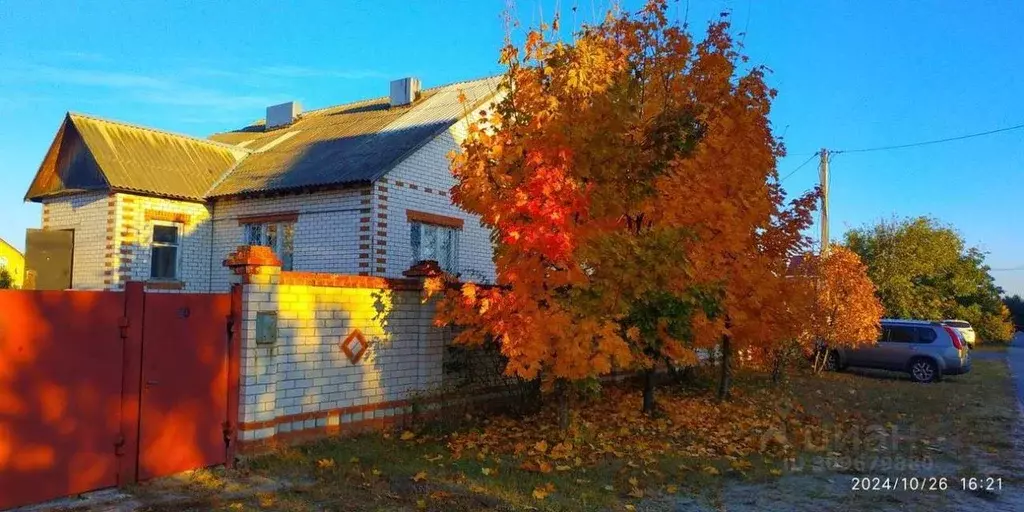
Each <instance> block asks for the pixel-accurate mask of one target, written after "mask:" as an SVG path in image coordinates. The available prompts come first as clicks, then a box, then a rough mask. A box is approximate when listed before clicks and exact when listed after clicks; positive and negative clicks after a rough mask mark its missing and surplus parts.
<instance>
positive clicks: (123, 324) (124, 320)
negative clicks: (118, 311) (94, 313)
mask: <svg viewBox="0 0 1024 512" xmlns="http://www.w3.org/2000/svg"><path fill="white" fill-rule="evenodd" d="M130 325H131V321H129V320H128V317H126V316H122V317H121V318H119V319H118V321H117V326H118V327H120V328H121V337H122V338H128V327H129V326H130Z"/></svg>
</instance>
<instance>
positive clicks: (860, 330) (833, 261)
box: [810, 246, 885, 369]
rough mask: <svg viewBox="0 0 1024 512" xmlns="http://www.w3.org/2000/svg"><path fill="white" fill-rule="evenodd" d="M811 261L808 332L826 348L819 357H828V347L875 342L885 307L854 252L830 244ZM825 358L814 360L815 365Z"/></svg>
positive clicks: (818, 365) (819, 364) (864, 267)
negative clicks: (811, 301)
mask: <svg viewBox="0 0 1024 512" xmlns="http://www.w3.org/2000/svg"><path fill="white" fill-rule="evenodd" d="M811 261H812V262H813V263H812V264H813V269H814V270H813V273H814V277H815V280H816V283H815V287H816V290H815V294H814V297H815V302H814V307H813V308H812V310H811V313H812V318H813V320H812V321H811V323H810V325H811V328H812V331H811V332H812V334H813V339H814V340H815V341H820V342H821V343H822V344H823V346H824V347H825V348H826V350H824V351H821V352H820V356H821V357H820V358H819V359H822V358H827V357H828V356H829V353H828V349H831V348H837V347H848V348H849V347H856V346H859V345H864V344H873V343H876V342H877V341H878V335H879V321H880V320H881V318H882V314H883V313H884V312H885V309H884V308H883V307H882V303H881V301H879V300H878V296H877V295H876V294H875V285H874V283H872V282H871V279H870V278H869V277H868V274H867V267H866V266H865V265H864V263H863V262H861V260H860V257H859V256H857V253H855V252H853V251H851V250H850V249H847V248H846V247H843V246H832V247H831V248H830V249H829V251H828V252H827V253H826V254H825V255H824V256H821V257H819V258H816V259H812V260H811ZM824 362H825V360H824V359H822V360H820V361H816V364H815V367H816V369H820V368H821V367H822V366H823V363H824Z"/></svg>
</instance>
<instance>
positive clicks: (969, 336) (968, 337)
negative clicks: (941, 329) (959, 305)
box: [942, 320, 976, 348]
mask: <svg viewBox="0 0 1024 512" xmlns="http://www.w3.org/2000/svg"><path fill="white" fill-rule="evenodd" d="M942 325H948V326H950V327H952V328H954V329H956V330H957V331H958V332H959V333H960V334H962V335H963V337H964V341H966V342H967V346H968V347H971V348H974V340H975V338H976V335H975V334H974V327H971V324H970V323H969V322H965V321H963V320H943V321H942Z"/></svg>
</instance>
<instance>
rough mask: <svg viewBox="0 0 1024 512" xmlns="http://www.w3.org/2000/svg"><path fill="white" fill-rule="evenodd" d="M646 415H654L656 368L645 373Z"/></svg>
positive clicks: (651, 368) (644, 409)
mask: <svg viewBox="0 0 1024 512" xmlns="http://www.w3.org/2000/svg"><path fill="white" fill-rule="evenodd" d="M643 412H644V414H646V415H648V416H650V415H652V414H654V367H653V366H652V367H650V368H648V369H647V370H645V371H644V408H643Z"/></svg>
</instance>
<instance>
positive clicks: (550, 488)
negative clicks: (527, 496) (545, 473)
mask: <svg viewBox="0 0 1024 512" xmlns="http://www.w3.org/2000/svg"><path fill="white" fill-rule="evenodd" d="M553 492H555V485H554V484H552V483H547V484H544V485H538V486H537V487H535V488H534V489H533V497H534V498H537V499H538V500H542V499H544V498H547V497H548V495H550V494H551V493H553Z"/></svg>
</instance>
